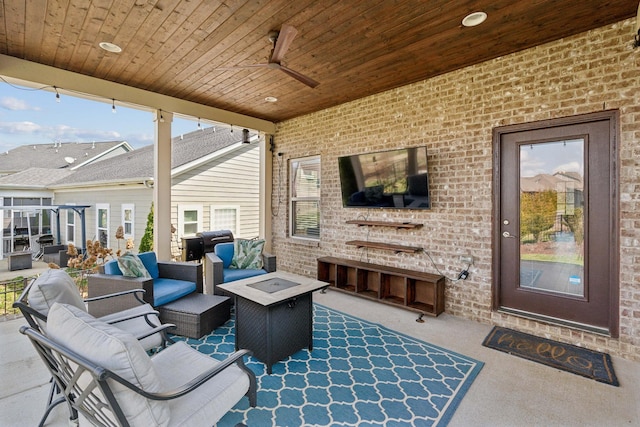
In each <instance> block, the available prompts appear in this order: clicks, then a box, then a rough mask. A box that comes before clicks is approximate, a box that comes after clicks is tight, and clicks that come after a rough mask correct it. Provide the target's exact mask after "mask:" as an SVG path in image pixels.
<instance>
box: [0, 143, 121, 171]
mask: <svg viewBox="0 0 640 427" xmlns="http://www.w3.org/2000/svg"><path fill="white" fill-rule="evenodd" d="M119 147H122V148H123V149H124V150H126V151H130V150H132V148H131V146H130V145H129V144H128V143H126V142H124V141H106V142H56V143H49V144H29V145H23V146H20V147H17V148H14V149H13V150H9V151H7V152H5V153H1V154H0V173H14V172H19V171H22V170H25V169H29V168H46V169H61V168H73V167H75V166H77V165H79V164H82V163H85V162H87V161H90V160H93V159H96V158H98V157H100V156H103V155H106V154H108V153H109V152H110V151H113V150H114V149H116V148H119ZM68 159H74V161H73V163H69V162H68V161H67V160H68Z"/></svg>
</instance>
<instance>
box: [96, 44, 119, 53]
mask: <svg viewBox="0 0 640 427" xmlns="http://www.w3.org/2000/svg"><path fill="white" fill-rule="evenodd" d="M99 46H100V47H101V48H103V49H104V50H106V51H107V52H113V53H120V52H122V48H121V47H120V46H118V45H117V44H113V43H109V42H100V44H99Z"/></svg>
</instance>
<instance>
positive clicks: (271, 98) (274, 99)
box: [264, 96, 278, 102]
mask: <svg viewBox="0 0 640 427" xmlns="http://www.w3.org/2000/svg"><path fill="white" fill-rule="evenodd" d="M264 100H265V101H267V102H276V101H278V98H276V97H275V96H267V97H266V98H265V99H264Z"/></svg>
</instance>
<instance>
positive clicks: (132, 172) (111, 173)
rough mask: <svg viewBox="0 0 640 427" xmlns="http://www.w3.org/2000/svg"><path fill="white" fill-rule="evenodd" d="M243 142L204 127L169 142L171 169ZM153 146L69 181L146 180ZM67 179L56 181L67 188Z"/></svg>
mask: <svg viewBox="0 0 640 427" xmlns="http://www.w3.org/2000/svg"><path fill="white" fill-rule="evenodd" d="M241 141H242V132H238V131H236V132H231V131H230V130H229V129H217V128H213V127H210V128H206V129H203V130H200V131H194V132H190V133H188V134H185V135H182V136H179V137H175V138H173V139H172V145H171V147H172V150H171V167H172V169H174V168H177V167H180V166H184V165H187V164H189V163H191V162H194V161H197V160H198V159H201V158H203V157H206V156H208V155H210V154H212V153H215V152H216V151H218V150H221V149H223V148H226V147H229V146H232V145H234V144H237V143H239V142H241ZM153 151H154V150H153V145H147V146H145V147H142V148H139V149H136V150H134V151H131V152H129V153H124V154H121V155H119V156H114V157H111V158H109V159H105V160H102V161H100V162H96V163H93V164H90V165H87V166H85V167H82V168H79V169H77V170H76V171H75V172H74V174H73V178H72V181H73V183H74V185H81V184H83V183H86V184H89V183H96V182H110V181H114V180H122V181H127V180H137V179H141V180H143V179H149V178H152V177H153V176H154V157H153V156H154V153H153ZM69 181H71V180H69V179H63V180H60V181H58V182H56V183H55V184H56V185H66V184H68V183H69Z"/></svg>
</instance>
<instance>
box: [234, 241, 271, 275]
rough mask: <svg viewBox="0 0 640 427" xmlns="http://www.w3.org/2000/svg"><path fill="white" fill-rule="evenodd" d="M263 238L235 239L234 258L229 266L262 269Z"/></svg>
mask: <svg viewBox="0 0 640 427" xmlns="http://www.w3.org/2000/svg"><path fill="white" fill-rule="evenodd" d="M263 248H264V240H263V239H254V240H246V239H236V240H234V241H233V259H232V260H231V265H230V266H229V268H236V269H245V268H250V269H255V270H257V269H260V268H262V249H263Z"/></svg>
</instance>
